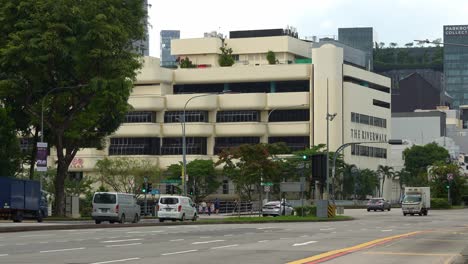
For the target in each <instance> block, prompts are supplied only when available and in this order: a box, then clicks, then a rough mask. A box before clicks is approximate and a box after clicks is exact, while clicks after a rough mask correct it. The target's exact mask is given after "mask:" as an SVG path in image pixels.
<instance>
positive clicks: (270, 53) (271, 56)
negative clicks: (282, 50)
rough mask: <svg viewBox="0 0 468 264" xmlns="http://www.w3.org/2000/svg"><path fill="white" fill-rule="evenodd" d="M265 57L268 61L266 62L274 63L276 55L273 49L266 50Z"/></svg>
mask: <svg viewBox="0 0 468 264" xmlns="http://www.w3.org/2000/svg"><path fill="white" fill-rule="evenodd" d="M266 59H267V61H268V64H276V55H275V53H274V52H273V51H271V50H269V51H268V53H267V56H266Z"/></svg>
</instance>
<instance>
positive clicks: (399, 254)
mask: <svg viewBox="0 0 468 264" xmlns="http://www.w3.org/2000/svg"><path fill="white" fill-rule="evenodd" d="M363 254H366V255H398V256H435V257H441V256H442V257H447V256H448V257H453V256H457V255H458V254H457V253H451V254H450V253H419V252H387V251H369V252H363Z"/></svg>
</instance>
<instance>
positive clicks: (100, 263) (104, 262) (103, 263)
mask: <svg viewBox="0 0 468 264" xmlns="http://www.w3.org/2000/svg"><path fill="white" fill-rule="evenodd" d="M139 259H140V258H128V259H117V260H109V261H101V262H93V263H91V264H107V263H116V262H125V261H132V260H139Z"/></svg>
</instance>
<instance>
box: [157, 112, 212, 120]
mask: <svg viewBox="0 0 468 264" xmlns="http://www.w3.org/2000/svg"><path fill="white" fill-rule="evenodd" d="M183 115H184V111H166V112H165V113H164V123H180V122H182V116H183ZM185 122H187V123H189V122H203V123H207V122H208V111H185Z"/></svg>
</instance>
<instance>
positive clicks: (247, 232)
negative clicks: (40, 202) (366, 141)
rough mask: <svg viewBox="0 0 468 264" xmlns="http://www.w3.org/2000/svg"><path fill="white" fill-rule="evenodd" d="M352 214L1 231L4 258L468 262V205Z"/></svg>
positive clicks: (71, 262)
mask: <svg viewBox="0 0 468 264" xmlns="http://www.w3.org/2000/svg"><path fill="white" fill-rule="evenodd" d="M345 213H346V215H351V216H354V217H356V220H353V221H345V222H321V223H271V224H227V225H186V226H152V227H132V226H131V225H129V227H128V228H105V229H87V230H86V229H80V230H57V231H36V232H18V233H0V263H8V264H15V263H28V264H29V263H31V264H32V263H48V264H49V263H67V264H78V263H80V264H85V263H86V264H108V263H124V264H142V263H213V264H215V263H216V264H219V263H223V264H229V263H235V264H239V263H288V262H291V263H294V264H296V263H318V262H317V258H318V257H327V258H328V261H327V262H326V263H369V264H370V263H417V264H418V263H421V264H423V263H424V264H428V263H452V262H453V263H455V262H457V261H458V262H457V263H463V262H461V260H460V257H459V254H460V252H462V251H463V249H464V248H468V210H467V209H465V210H450V211H430V214H429V216H427V217H423V216H421V217H419V216H413V217H410V216H406V217H404V216H402V215H401V211H400V210H399V209H393V210H392V211H390V212H370V213H368V212H366V211H365V210H346V212H345ZM414 232H417V233H414ZM402 234H403V235H405V236H403V237H398V238H396V237H395V236H398V235H402ZM379 239H380V240H379ZM382 239H386V240H382ZM330 251H332V252H331V253H330ZM298 260H299V261H298Z"/></svg>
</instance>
